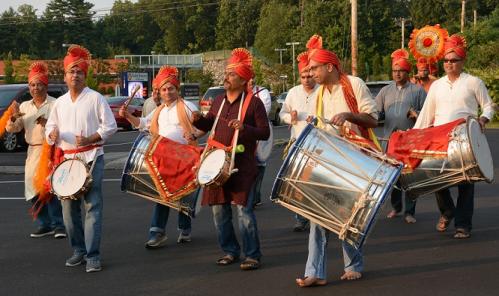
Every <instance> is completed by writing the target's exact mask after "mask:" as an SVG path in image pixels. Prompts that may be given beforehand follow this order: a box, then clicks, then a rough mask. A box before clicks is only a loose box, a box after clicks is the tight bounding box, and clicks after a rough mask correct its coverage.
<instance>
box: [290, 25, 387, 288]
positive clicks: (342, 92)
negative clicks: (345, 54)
mask: <svg viewBox="0 0 499 296" xmlns="http://www.w3.org/2000/svg"><path fill="white" fill-rule="evenodd" d="M307 48H308V58H309V61H310V62H309V65H308V67H309V70H310V73H311V74H312V75H313V77H314V79H315V81H316V82H317V83H318V84H320V85H321V87H320V88H319V90H318V91H317V93H318V96H317V101H316V115H317V117H318V118H319V124H318V126H319V128H325V129H328V130H331V131H332V132H335V131H334V128H333V127H332V126H331V125H329V124H327V125H326V124H325V123H324V122H323V120H322V119H323V118H328V119H330V123H331V124H333V125H335V126H339V127H341V126H346V127H348V128H350V129H353V130H355V131H356V132H357V133H358V134H361V135H363V136H364V137H365V138H368V136H367V132H366V130H365V128H372V127H376V125H377V117H378V114H377V111H376V102H375V101H374V100H373V99H372V97H371V94H370V92H369V89H368V88H367V86H366V85H365V83H364V82H363V81H362V80H361V79H360V78H357V77H353V76H348V75H346V74H345V73H343V72H342V71H341V67H340V62H339V59H338V57H337V56H336V54H335V53H334V52H332V51H329V50H326V49H323V48H322V37H321V36H318V35H314V36H312V37H311V38H310V40H309V41H308V42H307ZM329 233H330V231H329V230H327V229H325V228H324V227H322V226H319V225H318V224H316V223H311V225H310V235H309V244H308V259H307V264H306V267H305V277H304V278H298V279H296V283H297V284H298V285H299V286H300V287H310V286H322V285H326V284H327V280H326V247H327V244H328V240H329ZM342 246H343V256H344V264H345V267H344V269H345V273H344V274H343V275H342V276H341V279H342V280H355V279H359V278H360V277H361V276H362V275H361V272H362V269H363V262H362V253H361V251H360V250H357V249H355V248H354V247H353V246H351V245H350V244H348V243H346V242H342Z"/></svg>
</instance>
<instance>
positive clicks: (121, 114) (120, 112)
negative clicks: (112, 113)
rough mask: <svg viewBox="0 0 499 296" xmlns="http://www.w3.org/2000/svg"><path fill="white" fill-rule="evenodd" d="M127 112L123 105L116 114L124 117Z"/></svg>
mask: <svg viewBox="0 0 499 296" xmlns="http://www.w3.org/2000/svg"><path fill="white" fill-rule="evenodd" d="M127 113H128V110H127V108H126V107H125V106H121V108H120V110H119V111H118V114H119V115H120V116H121V117H123V118H126V117H127V115H128V114H127Z"/></svg>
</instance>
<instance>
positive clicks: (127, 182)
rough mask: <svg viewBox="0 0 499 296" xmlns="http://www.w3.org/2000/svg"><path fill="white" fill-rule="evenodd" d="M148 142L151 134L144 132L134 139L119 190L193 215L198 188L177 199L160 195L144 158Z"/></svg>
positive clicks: (195, 210)
mask: <svg viewBox="0 0 499 296" xmlns="http://www.w3.org/2000/svg"><path fill="white" fill-rule="evenodd" d="M150 142H151V136H150V135H149V134H146V133H141V134H139V136H138V137H137V139H135V142H134V143H133V146H132V150H131V151H130V154H129V155H128V159H127V162H126V164H125V167H124V169H123V174H122V176H121V191H123V192H128V193H131V194H134V195H137V196H140V197H142V198H145V199H147V200H150V201H153V202H156V203H160V204H162V205H165V206H167V207H170V208H173V209H175V210H177V211H180V212H183V213H185V214H186V215H189V216H191V217H194V216H195V214H196V212H197V211H198V210H199V209H200V203H198V200H199V201H200V199H199V198H198V197H199V190H197V191H195V192H194V193H192V194H189V195H187V196H186V197H184V198H182V199H180V200H178V201H168V200H165V199H162V198H161V197H160V194H159V192H158V191H157V190H156V186H155V184H154V181H153V179H152V178H151V176H150V175H149V171H148V170H147V163H146V161H145V158H144V155H145V153H146V151H147V148H148V146H149V143H150Z"/></svg>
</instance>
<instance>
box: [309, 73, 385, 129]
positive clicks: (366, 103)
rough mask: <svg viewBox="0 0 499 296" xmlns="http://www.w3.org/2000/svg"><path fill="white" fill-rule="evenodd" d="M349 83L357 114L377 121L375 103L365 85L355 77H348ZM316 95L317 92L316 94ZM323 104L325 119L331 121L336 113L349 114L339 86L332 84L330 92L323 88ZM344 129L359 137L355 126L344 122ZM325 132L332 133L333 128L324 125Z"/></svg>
mask: <svg viewBox="0 0 499 296" xmlns="http://www.w3.org/2000/svg"><path fill="white" fill-rule="evenodd" d="M348 79H349V80H350V83H351V84H352V89H353V93H354V95H355V99H356V100H357V106H358V109H359V113H367V114H369V115H371V116H372V117H373V118H374V119H378V111H377V107H376V101H374V99H373V98H372V96H371V92H370V91H369V89H368V88H367V85H366V84H365V83H364V81H362V79H360V78H358V77H355V76H350V75H349V76H348ZM317 95H318V92H317ZM322 102H323V104H324V107H323V108H324V109H323V110H324V117H325V118H326V119H331V118H333V116H335V115H336V114H338V113H342V112H351V111H350V108H349V107H348V104H347V102H346V101H345V96H343V89H342V87H341V84H339V83H338V84H334V85H333V88H332V89H331V92H329V90H328V89H327V88H326V87H325V88H324V96H323V98H322ZM345 127H347V128H349V129H351V130H353V131H354V132H355V133H357V134H359V135H360V130H359V129H358V127H357V125H355V124H353V123H351V122H348V121H347V122H345ZM326 130H329V131H334V129H333V127H332V126H331V125H329V124H327V125H326Z"/></svg>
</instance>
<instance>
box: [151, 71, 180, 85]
mask: <svg viewBox="0 0 499 296" xmlns="http://www.w3.org/2000/svg"><path fill="white" fill-rule="evenodd" d="M167 82H170V83H171V84H173V85H175V87H176V88H177V89H178V88H179V87H180V80H178V69H177V68H175V67H173V66H163V67H161V68H160V69H159V72H158V75H156V78H154V80H153V87H157V88H158V89H159V88H161V87H162V86H163V85H164V84H165V83H167Z"/></svg>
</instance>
